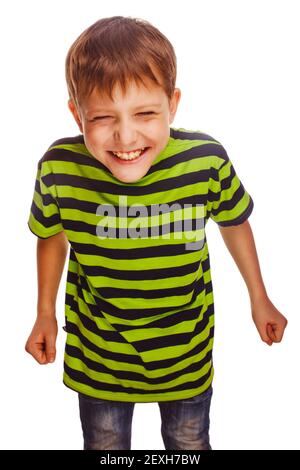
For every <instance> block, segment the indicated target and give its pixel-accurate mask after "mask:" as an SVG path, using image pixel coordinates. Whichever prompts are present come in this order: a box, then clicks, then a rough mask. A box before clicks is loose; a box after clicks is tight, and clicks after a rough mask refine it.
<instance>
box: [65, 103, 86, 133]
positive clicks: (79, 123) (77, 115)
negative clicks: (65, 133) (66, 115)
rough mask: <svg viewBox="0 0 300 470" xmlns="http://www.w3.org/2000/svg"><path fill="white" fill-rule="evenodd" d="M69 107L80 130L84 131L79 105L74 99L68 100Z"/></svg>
mask: <svg viewBox="0 0 300 470" xmlns="http://www.w3.org/2000/svg"><path fill="white" fill-rule="evenodd" d="M68 107H69V110H70V111H71V113H72V114H73V116H74V119H75V121H76V122H77V125H78V127H79V129H80V132H83V129H82V123H81V119H80V116H79V113H78V110H77V107H76V105H75V103H74V101H73V100H72V99H70V100H69V101H68Z"/></svg>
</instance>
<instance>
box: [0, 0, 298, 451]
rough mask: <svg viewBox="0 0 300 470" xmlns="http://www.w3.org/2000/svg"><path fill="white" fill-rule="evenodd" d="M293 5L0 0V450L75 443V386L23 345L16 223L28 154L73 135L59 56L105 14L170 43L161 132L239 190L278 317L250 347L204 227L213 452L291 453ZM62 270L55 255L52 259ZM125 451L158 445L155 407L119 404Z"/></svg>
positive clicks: (25, 310)
mask: <svg viewBox="0 0 300 470" xmlns="http://www.w3.org/2000/svg"><path fill="white" fill-rule="evenodd" d="M297 3H298V2H296V1H291V0H284V1H274V0H272V1H268V0H260V1H253V0H251V1H241V0H227V1H226V2H224V1H216V0H210V1H201V0H197V1H185V2H182V1H174V0H173V1H168V0H166V1H155V0H153V1H151V2H141V1H129V0H127V1H121V0H120V1H117V0H110V1H109V2H106V1H100V0H98V1H92V0H85V1H84V2H82V1H77V0H72V1H62V0H60V1H54V0H52V1H51V2H50V1H43V2H40V1H33V0H31V1H30V0H27V1H26V2H23V1H16V0H15V1H14V0H10V1H9V2H8V1H7V2H1V7H0V8H1V11H0V18H1V20H0V21H1V28H0V34H1V38H0V39H1V41H0V44H1V87H0V93H1V95H0V99H1V101H0V103H1V114H0V116H1V131H2V132H1V133H2V136H1V150H2V152H1V186H0V189H1V208H2V217H1V227H2V230H1V307H2V308H1V326H2V328H1V333H0V334H1V341H0V347H1V400H0V404H1V410H0V412H1V421H0V422H1V425H0V426H1V430H0V432H1V439H0V443H1V444H0V445H1V447H2V448H3V449H80V448H81V447H82V435H81V428H80V421H79V413H78V404H77V395H76V393H75V392H73V391H71V390H69V389H67V388H66V387H65V386H64V385H63V384H62V370H63V349H64V341H65V333H64V332H63V330H62V328H61V327H62V326H63V324H64V318H63V311H64V292H65V280H66V269H65V271H64V276H63V279H62V282H61V286H60V290H59V295H58V300H57V314H58V321H59V326H60V327H59V337H58V344H57V347H58V354H57V360H56V362H55V363H54V364H52V365H48V366H39V365H38V364H37V363H36V362H35V361H34V360H33V359H32V358H31V357H30V356H29V355H27V354H26V353H25V351H24V344H25V341H26V338H27V336H28V334H29V333H30V330H31V328H32V326H33V323H34V320H35V315H36V298H37V288H36V261H35V254H36V239H35V237H34V235H33V234H32V233H31V232H30V231H29V229H28V228H27V220H28V216H29V209H30V206H31V200H32V196H33V189H34V178H35V174H36V168H37V162H38V160H39V159H40V157H41V156H42V155H43V153H44V152H45V150H46V149H47V147H48V146H49V145H50V144H51V143H52V142H53V141H54V140H56V139H58V138H61V137H66V136H72V135H77V134H78V133H79V132H78V129H77V127H76V125H75V122H73V118H72V116H71V114H70V112H69V110H68V108H67V98H68V97H67V90H66V85H65V78H64V60H65V56H66V53H67V50H68V49H69V47H70V45H71V44H72V42H73V41H74V40H75V39H76V38H77V36H78V35H79V34H80V33H81V32H82V31H83V30H84V29H85V28H86V27H88V26H89V25H90V24H92V23H94V22H95V21H96V20H97V19H100V18H102V17H107V16H114V15H123V16H135V17H140V18H144V19H146V20H148V21H150V22H152V23H153V24H154V25H155V26H156V27H158V28H159V29H160V30H161V31H162V32H163V33H164V34H165V35H166V36H167V37H168V38H169V39H170V41H171V42H172V43H173V45H174V48H175V51H176V54H177V60H178V80H177V86H178V87H179V88H181V90H182V99H181V103H180V105H179V109H178V113H177V116H176V120H175V121H174V123H173V124H172V125H173V126H174V127H184V128H187V129H194V130H202V131H204V132H206V133H209V134H211V135H212V136H213V137H215V138H216V139H217V140H219V141H221V142H222V144H223V145H224V147H225V148H226V150H227V152H228V154H229V156H230V158H231V160H232V162H233V164H234V166H235V169H236V171H237V174H238V175H239V177H240V178H241V180H242V182H243V184H244V186H245V187H246V189H247V190H248V191H249V193H250V194H251V196H252V197H253V200H254V203H255V208H254V212H253V213H252V215H251V217H250V219H249V221H250V223H251V225H252V228H253V231H254V235H255V240H256V245H257V250H258V254H259V257H260V263H261V269H262V273H263V277H264V281H265V284H266V287H267V291H268V294H269V296H270V298H271V300H272V301H273V303H274V304H275V305H276V306H277V308H278V309H279V310H280V311H281V312H282V313H283V314H284V315H286V316H287V318H288V320H289V324H288V328H287V330H286V334H285V337H284V341H283V342H282V343H281V344H275V345H273V346H272V347H268V346H267V345H265V344H264V343H262V342H261V340H260V338H259V335H258V333H257V332H256V329H255V326H254V324H253V323H252V320H251V312H250V304H249V298H248V294H247V289H246V286H245V284H244V281H243V279H242V277H241V276H240V274H239V272H238V269H237V267H236V266H235V264H234V261H233V260H232V258H231V257H230V254H229V252H228V251H227V249H226V247H225V245H224V243H223V240H222V238H221V235H220V233H219V230H218V227H217V225H216V224H215V223H214V222H213V221H210V222H209V224H208V227H207V236H208V242H209V248H210V254H211V265H212V275H213V283H214V291H215V307H216V333H215V348H214V365H215V379H214V396H213V401H212V407H211V444H212V447H213V448H214V449H300V436H299V433H298V430H299V420H300V406H299V397H300V380H299V324H300V322H299V301H298V298H299V292H300V286H299V269H298V267H299V243H298V240H299V206H298V204H299V171H300V168H299V157H300V155H299V141H298V139H299V109H300V100H299V83H300V76H299V75H300V74H299V44H300V29H299V13H298V12H297ZM66 266H67V263H66ZM132 449H157V450H159V449H164V446H163V442H162V438H161V435H160V416H159V409H158V405H157V404H156V403H148V404H141V403H138V404H136V406H135V412H134V418H133V434H132Z"/></svg>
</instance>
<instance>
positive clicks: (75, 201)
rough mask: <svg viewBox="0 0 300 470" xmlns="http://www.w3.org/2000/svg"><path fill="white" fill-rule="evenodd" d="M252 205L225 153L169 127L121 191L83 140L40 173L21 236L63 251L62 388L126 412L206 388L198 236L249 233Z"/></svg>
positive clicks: (56, 149) (207, 296)
mask: <svg viewBox="0 0 300 470" xmlns="http://www.w3.org/2000/svg"><path fill="white" fill-rule="evenodd" d="M252 209H253V201H252V199H251V197H250V195H249V194H248V192H247V191H246V190H245V188H244V186H243V185H242V183H241V181H240V180H239V178H238V176H237V174H236V172H235V170H234V167H233V165H232V163H231V161H230V159H229V158H228V155H227V153H226V151H225V149H224V147H223V146H222V145H221V144H220V142H218V141H216V140H215V139H213V138H212V137H211V136H209V135H207V134H204V133H202V132H201V131H191V130H186V129H183V128H178V129H177V128H172V127H171V128H170V137H169V141H168V144H167V145H166V147H165V148H164V150H163V151H162V152H161V153H160V154H159V155H158V156H157V158H156V160H155V161H154V162H153V164H152V166H151V167H150V169H149V171H148V173H147V174H146V175H145V176H144V177H143V178H141V179H140V180H139V181H137V182H135V183H123V182H121V181H119V180H117V179H116V178H115V177H114V176H113V175H112V173H111V172H110V170H109V169H108V168H106V167H105V166H104V165H103V164H101V163H100V162H99V161H98V160H97V159H96V158H95V157H93V156H92V155H91V154H90V153H89V151H88V150H87V148H86V146H85V144H84V139H83V135H79V136H77V137H72V138H65V139H60V140H58V141H56V142H54V143H53V144H52V145H51V147H50V148H49V149H48V150H47V152H46V153H45V155H44V156H43V157H42V158H41V159H40V160H39V162H38V169H37V175H36V184H35V190H34V195H33V201H32V205H31V211H30V216H29V220H28V225H29V228H30V230H31V231H32V232H33V233H34V234H35V235H37V236H38V237H40V238H48V237H51V236H52V235H55V234H57V233H59V232H61V231H64V232H65V234H66V236H67V238H68V240H69V243H70V255H69V263H68V275H67V282H66V296H65V320H66V327H65V329H66V332H67V339H66V347H65V356H64V378H63V380H64V383H65V385H67V386H68V387H70V388H71V389H73V390H75V391H77V392H81V393H83V394H85V395H88V396H92V397H96V398H101V399H106V400H118V401H127V402H159V401H167V400H177V399H184V398H190V397H193V396H195V395H197V394H199V393H201V392H204V391H205V390H206V389H207V388H208V387H209V386H210V384H211V382H212V378H213V364H212V347H213V333H214V300H213V289H212V281H211V273H210V262H209V252H208V246H207V241H206V236H205V226H206V223H207V221H208V219H209V218H212V219H213V220H214V221H215V222H216V223H217V224H219V225H221V226H227V225H228V226H229V225H238V224H241V223H242V222H244V221H245V220H246V219H247V218H248V217H249V215H250V213H251V212H252Z"/></svg>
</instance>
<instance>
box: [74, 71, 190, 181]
mask: <svg viewBox="0 0 300 470" xmlns="http://www.w3.org/2000/svg"><path fill="white" fill-rule="evenodd" d="M143 80H144V81H145V82H146V85H147V87H144V86H143V85H140V84H139V85H137V84H136V83H135V82H134V81H130V82H129V83H128V86H127V89H126V93H125V94H123V93H122V90H121V88H120V86H119V85H116V86H115V89H114V94H113V100H111V99H110V98H109V97H104V96H102V95H100V94H99V92H98V91H97V90H94V91H93V92H92V93H91V94H90V95H89V97H88V98H86V99H84V100H82V101H81V102H80V104H79V105H78V107H76V105H75V104H74V102H73V101H72V100H70V101H69V108H70V110H71V112H72V114H73V116H74V118H75V120H76V122H77V124H78V126H79V129H80V131H81V132H82V133H83V136H84V141H85V145H86V147H87V149H88V150H89V152H90V153H91V154H92V155H93V156H94V157H95V158H96V159H97V160H99V161H100V162H101V163H102V164H103V165H105V166H106V167H107V168H108V169H109V170H110V172H111V173H112V174H113V175H114V177H115V178H117V179H118V180H119V181H122V182H124V183H134V182H136V181H138V180H140V179H141V178H143V176H145V175H146V174H147V172H148V171H149V169H150V167H151V165H152V164H153V162H154V161H155V159H156V157H157V156H158V155H159V153H160V152H161V151H162V150H163V149H164V148H165V147H166V145H167V143H168V140H169V136H170V127H169V125H170V124H171V123H172V122H173V120H174V117H175V114H176V111H177V106H178V103H179V100H180V96H181V92H180V90H179V88H175V91H174V94H173V97H172V99H171V101H170V102H169V100H168V97H167V95H166V93H165V91H164V90H163V88H162V87H160V86H158V85H155V84H154V83H153V82H150V81H149V80H148V79H146V78H144V77H143ZM141 149H143V150H142V152H140V150H141ZM132 151H136V152H132ZM113 152H115V153H118V155H114V153H113ZM130 152H131V153H130Z"/></svg>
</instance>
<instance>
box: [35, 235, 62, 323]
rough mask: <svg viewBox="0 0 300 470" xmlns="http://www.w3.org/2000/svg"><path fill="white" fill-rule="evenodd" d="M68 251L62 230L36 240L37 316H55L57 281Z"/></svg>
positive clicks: (59, 278) (58, 281)
mask: <svg viewBox="0 0 300 470" xmlns="http://www.w3.org/2000/svg"><path fill="white" fill-rule="evenodd" d="M67 252H68V240H67V238H66V235H65V233H64V232H61V233H58V234H57V235H54V236H52V237H50V238H47V239H45V240H43V239H38V242H37V274H38V302H37V314H38V316H55V303H56V297H57V292H58V288H59V283H60V280H61V276H62V273H63V269H64V264H65V260H66V255H67Z"/></svg>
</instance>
